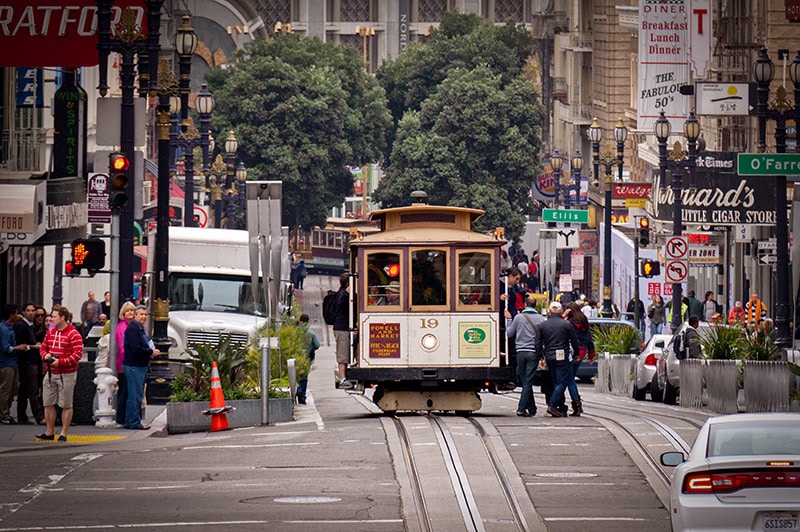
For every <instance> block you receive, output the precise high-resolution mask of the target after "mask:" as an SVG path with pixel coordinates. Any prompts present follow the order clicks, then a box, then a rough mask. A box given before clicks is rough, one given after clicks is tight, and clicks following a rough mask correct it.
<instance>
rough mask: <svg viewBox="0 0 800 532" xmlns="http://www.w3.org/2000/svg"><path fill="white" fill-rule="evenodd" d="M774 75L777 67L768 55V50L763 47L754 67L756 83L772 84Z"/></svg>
mask: <svg viewBox="0 0 800 532" xmlns="http://www.w3.org/2000/svg"><path fill="white" fill-rule="evenodd" d="M774 75H775V65H774V64H773V63H772V59H770V58H769V56H768V55H767V49H766V48H765V47H763V46H762V47H761V49H760V50H759V51H758V59H756V62H755V64H754V65H753V77H754V78H755V80H756V83H770V82H771V81H772V77H773V76H774Z"/></svg>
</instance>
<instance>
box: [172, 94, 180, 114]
mask: <svg viewBox="0 0 800 532" xmlns="http://www.w3.org/2000/svg"><path fill="white" fill-rule="evenodd" d="M180 112H181V97H180V96H178V95H177V94H170V96H169V114H171V115H177V114H178V113H180Z"/></svg>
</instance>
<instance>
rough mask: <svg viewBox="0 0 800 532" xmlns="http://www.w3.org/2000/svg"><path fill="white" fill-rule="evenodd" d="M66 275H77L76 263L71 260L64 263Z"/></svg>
mask: <svg viewBox="0 0 800 532" xmlns="http://www.w3.org/2000/svg"><path fill="white" fill-rule="evenodd" d="M64 275H77V274H76V273H75V265H74V264H72V261H71V260H68V261H67V262H65V263H64Z"/></svg>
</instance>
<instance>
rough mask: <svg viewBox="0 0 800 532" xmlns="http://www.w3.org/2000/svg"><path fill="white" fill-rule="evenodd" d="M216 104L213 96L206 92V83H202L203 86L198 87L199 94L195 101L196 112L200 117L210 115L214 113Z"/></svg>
mask: <svg viewBox="0 0 800 532" xmlns="http://www.w3.org/2000/svg"><path fill="white" fill-rule="evenodd" d="M216 103H217V102H216V100H215V99H214V95H213V94H211V93H210V92H209V91H208V83H206V82H203V85H202V86H201V87H200V92H199V93H198V94H197V100H196V101H195V105H197V112H198V113H200V114H201V115H210V114H211V113H213V112H214V107H215V105H216Z"/></svg>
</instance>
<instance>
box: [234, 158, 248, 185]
mask: <svg viewBox="0 0 800 532" xmlns="http://www.w3.org/2000/svg"><path fill="white" fill-rule="evenodd" d="M236 180H237V181H238V182H239V183H240V184H241V183H244V182H245V181H247V168H245V166H244V163H243V162H239V166H238V167H237V168H236Z"/></svg>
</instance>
